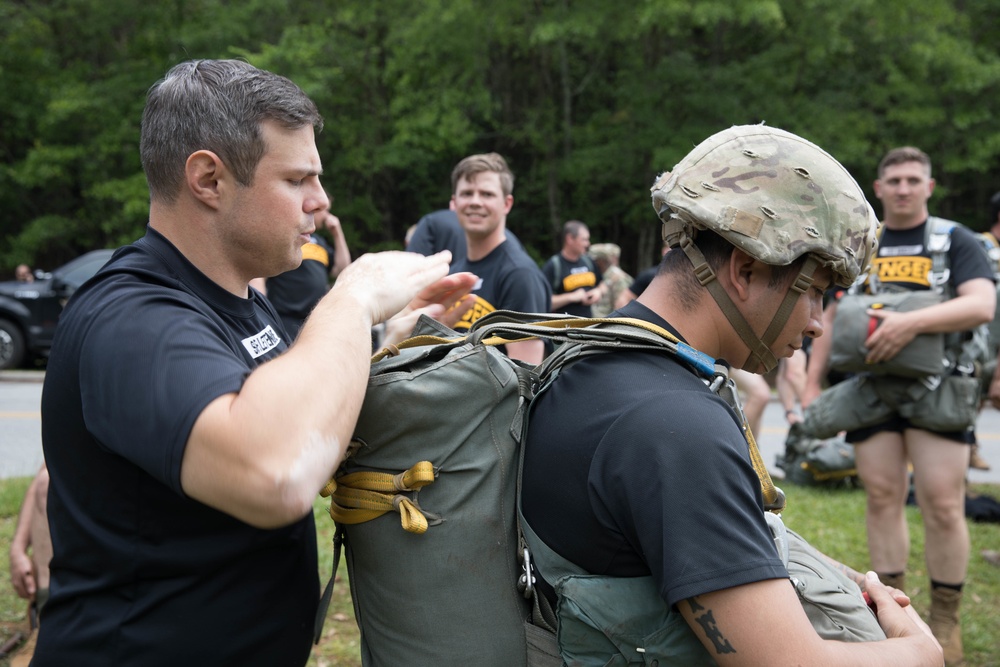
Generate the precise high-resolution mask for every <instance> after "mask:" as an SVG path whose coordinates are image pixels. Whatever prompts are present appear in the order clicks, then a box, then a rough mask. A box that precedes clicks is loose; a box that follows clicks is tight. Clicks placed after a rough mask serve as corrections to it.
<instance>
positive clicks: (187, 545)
mask: <svg viewBox="0 0 1000 667" xmlns="http://www.w3.org/2000/svg"><path fill="white" fill-rule="evenodd" d="M284 338H285V332H284V331H283V329H282V327H281V325H280V323H279V322H278V319H277V315H276V313H275V312H274V310H273V308H272V307H271V306H270V304H269V303H267V301H266V300H265V299H263V297H261V296H260V294H259V293H256V292H251V298H249V299H242V298H239V297H237V296H235V295H233V294H230V293H228V292H226V291H225V290H223V289H222V288H221V287H219V286H218V285H216V284H214V283H213V282H211V281H210V280H209V279H208V278H207V277H206V276H205V275H203V274H202V273H201V272H199V271H198V270H197V269H196V268H195V267H194V266H193V265H191V264H190V263H189V262H188V261H187V260H186V259H185V258H184V257H183V256H182V255H181V254H180V253H179V252H178V251H177V250H176V249H175V248H174V247H173V246H172V245H171V244H170V243H169V242H168V241H167V240H166V239H165V238H163V237H162V236H161V235H159V234H158V233H157V232H156V231H154V230H152V229H148V230H147V233H146V235H145V237H144V238H142V239H140V240H139V241H137V242H136V243H134V244H132V245H131V246H127V247H125V248H122V249H120V250H119V251H118V252H117V253H116V254H115V255H114V257H113V258H112V259H111V260H110V261H109V263H108V264H107V265H106V266H105V267H104V268H103V269H102V270H101V271H100V272H99V273H98V274H97V275H96V276H95V277H94V278H92V279H91V280H90V281H89V282H87V283H86V284H85V285H84V286H83V287H82V288H81V289H80V290H79V291H78V292H77V293H76V294H75V295H74V297H73V299H71V301H70V303H69V304H68V306H67V308H66V310H65V311H64V313H63V315H62V317H61V319H60V322H59V328H58V331H57V333H56V339H55V343H54V345H53V348H52V356H51V358H50V360H49V364H48V369H47V372H46V381H45V387H44V389H43V395H42V439H43V447H44V451H45V460H46V462H47V464H48V468H49V474H50V477H51V481H50V486H49V502H48V511H49V523H50V528H51V533H52V542H53V546H54V549H55V556H54V558H53V559H52V563H51V569H52V581H51V597H50V599H49V601H48V603H47V604H46V607H45V610H44V612H43V617H44V623H42V625H41V631H40V634H39V644H38V649H37V651H36V653H35V657H34V662H33V663H32V664H33V665H35V666H36V667H49V666H51V667H55V666H59V667H62V666H64V665H74V666H91V665H92V666H95V667H97V666H100V667H106V666H107V665H143V666H144V667H147V666H156V665H164V666H167V665H169V666H171V667H173V666H176V665H184V664H187V665H260V666H262V667H264V666H272V665H304V664H305V662H306V660H307V659H308V656H309V651H310V644H311V634H312V622H313V618H314V615H315V612H316V609H317V606H318V600H319V575H318V565H317V554H316V532H315V525H314V523H313V518H312V515H311V514H310V515H308V516H307V517H305V518H304V519H302V520H301V521H299V522H297V523H295V524H293V525H291V526H288V527H285V528H280V529H276V530H261V529H257V528H253V527H251V526H249V525H247V524H245V523H243V522H241V521H239V520H237V519H235V518H233V517H231V516H229V515H227V514H224V513H222V512H219V511H217V510H215V509H212V508H210V507H208V506H206V505H203V504H201V503H200V502H197V501H195V500H193V499H191V498H189V497H187V496H185V494H184V492H183V490H182V488H181V482H180V469H181V461H182V457H183V455H184V448H185V446H186V442H187V439H188V434H189V433H190V431H191V428H192V426H193V424H194V422H195V419H196V418H197V417H198V415H199V414H200V413H201V411H202V410H203V409H204V408H205V406H206V405H208V403H209V402H211V401H212V400H213V399H215V398H217V397H219V396H221V395H223V394H226V393H230V392H235V391H238V390H239V389H240V387H241V386H242V384H243V382H244V380H245V379H246V376H247V375H248V374H249V373H250V372H251V371H252V370H253V369H254V368H255V367H256V366H257V365H258V364H260V363H263V362H265V361H267V360H268V359H272V358H274V357H275V356H277V355H279V354H281V352H282V351H284V350H285V349H286V347H287V346H286V343H285V340H284Z"/></svg>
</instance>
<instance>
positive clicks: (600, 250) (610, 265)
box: [587, 243, 633, 317]
mask: <svg viewBox="0 0 1000 667" xmlns="http://www.w3.org/2000/svg"><path fill="white" fill-rule="evenodd" d="M587 254H588V255H590V257H591V258H592V259H593V260H594V263H595V264H597V268H598V269H600V270H601V275H603V276H604V280H603V281H602V282H603V283H604V288H605V289H604V294H602V295H601V298H600V299H598V301H597V303H595V304H594V305H593V306H591V310H592V311H593V313H594V317H607V316H608V315H609V314H610V313H611V311H612V310H614V309H615V303H616V302H617V301H618V297H619V295H621V294H622V292H624V291H625V290H627V289H628V288H629V286H630V285H631V284H632V280H633V278H632V276H630V275H629V274H627V273H625V271H624V270H623V269H622V268H621V267H620V266H618V260H619V258H621V254H622V249H621V248H619V247H618V245H617V244H614V243H595V244H594V245H592V246H590V249H589V250H588V251H587Z"/></svg>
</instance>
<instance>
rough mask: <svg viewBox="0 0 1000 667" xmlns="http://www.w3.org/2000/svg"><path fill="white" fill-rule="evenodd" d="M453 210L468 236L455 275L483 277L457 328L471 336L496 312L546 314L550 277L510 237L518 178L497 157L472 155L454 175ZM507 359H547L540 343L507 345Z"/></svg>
mask: <svg viewBox="0 0 1000 667" xmlns="http://www.w3.org/2000/svg"><path fill="white" fill-rule="evenodd" d="M451 182H452V189H453V194H452V197H451V207H452V209H453V210H454V211H455V213H456V214H457V215H458V220H459V222H460V223H461V225H462V229H463V230H464V231H465V239H466V245H467V254H466V258H465V260H463V261H459V262H455V264H454V265H453V267H452V270H454V271H469V272H471V273H474V274H475V275H476V276H478V277H479V280H478V281H477V282H476V284H475V286H474V287H473V289H472V296H473V297H474V299H475V301H474V303H473V304H472V306H471V308H470V309H469V310H468V311H467V312H466V313H465V315H464V316H463V317H462V319H461V320H459V321H458V322H457V323H456V325H455V328H456V329H458V330H467V329H468V328H469V327H470V326H472V324H473V323H474V322H475V321H476V320H478V319H479V318H480V317H482V316H483V315H486V314H488V313H491V312H493V311H494V310H514V311H518V312H523V313H544V312H546V311H547V310H548V303H549V296H550V292H549V289H548V285H547V283H546V281H545V276H544V275H542V272H541V271H540V270H539V268H538V265H537V264H535V262H534V260H532V259H531V257H530V256H528V253H526V252H525V251H524V249H523V248H522V247H521V244H520V243H518V242H517V241H514V240H511V239H509V238H508V235H507V214H508V213H509V212H510V209H511V207H512V206H513V205H514V195H513V189H514V175H513V174H512V173H511V172H510V168H509V167H508V166H507V162H506V161H505V160H504V159H503V157H502V156H501V155H498V154H497V153H487V154H484V155H470V156H469V157H467V158H465V159H463V160H462V161H461V162H459V163H458V164H457V165H456V166H455V169H454V170H453V171H452V174H451ZM504 348H505V351H506V353H507V354H508V355H509V356H511V357H513V358H515V359H521V360H523V361H526V362H528V363H531V364H538V363H540V362H541V361H542V357H543V356H544V345H543V343H542V341H540V340H528V341H520V342H516V343H507V344H506V345H505V346H504Z"/></svg>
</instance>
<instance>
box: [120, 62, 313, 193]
mask: <svg viewBox="0 0 1000 667" xmlns="http://www.w3.org/2000/svg"><path fill="white" fill-rule="evenodd" d="M265 121H273V122H275V123H277V124H278V125H279V126H281V127H282V128H284V129H286V130H297V129H300V128H303V127H306V126H308V125H311V126H312V127H313V128H314V129H315V130H316V131H317V132H319V131H320V130H322V129H323V117H322V116H320V114H319V110H318V109H317V108H316V104H315V103H314V102H313V101H312V100H311V99H309V97H308V96H307V95H306V94H305V92H303V91H302V89H301V88H299V87H298V86H297V85H295V84H294V83H292V82H291V81H289V80H288V79H286V78H285V77H283V76H279V75H277V74H273V73H271V72H268V71H265V70H262V69H258V68H256V67H254V66H253V65H250V64H249V63H246V62H244V61H242V60H189V61H187V62H183V63H180V64H179V65H175V66H174V67H172V68H171V69H170V71H169V72H167V74H166V76H164V77H163V79H161V80H160V81H158V82H157V83H155V84H154V85H153V87H152V88H150V89H149V94H148V95H147V97H146V108H145V109H144V110H143V113H142V132H141V138H140V142H139V155H140V156H141V158H142V168H143V171H145V172H146V181H147V182H148V183H149V194H150V198H151V199H154V200H157V199H158V200H162V201H165V202H168V203H169V202H173V201H175V200H176V198H177V195H178V193H179V192H180V189H181V185H182V184H183V182H184V169H185V165H186V163H187V159H188V157H189V156H190V155H191V154H192V153H194V152H196V151H199V150H208V151H212V152H213V153H215V154H216V155H218V156H219V158H220V159H221V160H222V162H223V163H225V165H226V167H227V168H228V169H229V170H230V171H231V172H232V173H233V175H234V177H235V178H236V181H237V182H238V183H239V184H240V185H242V186H250V185H252V184H253V176H254V172H255V171H256V169H257V164H258V163H259V162H260V160H261V158H262V157H263V156H264V153H265V150H266V148H267V147H266V146H265V144H264V138H263V133H262V131H261V125H262V124H263V123H264V122H265Z"/></svg>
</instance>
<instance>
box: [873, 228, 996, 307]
mask: <svg viewBox="0 0 1000 667" xmlns="http://www.w3.org/2000/svg"><path fill="white" fill-rule="evenodd" d="M926 224H927V222H926V221H925V222H924V223H923V224H922V225H918V226H916V227H914V228H912V229H888V228H885V229H883V230H882V238H881V239H880V241H879V248H878V254H877V255H876V257H875V259H873V260H872V273H873V275H877V276H878V281H879V282H880V284H882V285H894V286H896V287H902V288H905V289H910V290H927V289H931V285H930V280H929V279H928V273H929V272H930V270H931V253H930V252H929V251H928V250H927V248H925V247H924V227H925V226H926ZM948 269H949V271H950V275H949V278H948V282H949V283H950V284H951V285H952V286H953V287H956V288H957V287H958V286H959V285H961V284H962V283H964V282H966V281H968V280H972V279H973V278H987V279H989V280H992V279H993V268H992V267H991V266H990V261H989V258H988V257H987V256H986V253H985V252H983V247H982V245H981V244H980V243H979V241H978V240H977V239H976V237H975V235H974V234H973V232H972V231H970V230H969V229H967V228H966V227H963V226H961V225H956V226H955V227H953V228H952V232H951V247H950V249H949V250H948Z"/></svg>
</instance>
